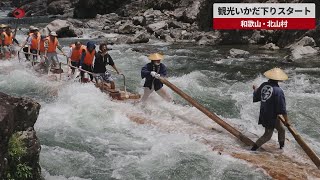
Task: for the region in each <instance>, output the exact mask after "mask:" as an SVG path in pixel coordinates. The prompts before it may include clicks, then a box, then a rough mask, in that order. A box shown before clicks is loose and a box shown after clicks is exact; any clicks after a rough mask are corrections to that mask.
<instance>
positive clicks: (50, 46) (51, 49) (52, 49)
mask: <svg viewBox="0 0 320 180" xmlns="http://www.w3.org/2000/svg"><path fill="white" fill-rule="evenodd" d="M47 40H48V53H52V52H56V49H57V46H58V38H56V37H55V38H54V41H51V39H50V37H47Z"/></svg>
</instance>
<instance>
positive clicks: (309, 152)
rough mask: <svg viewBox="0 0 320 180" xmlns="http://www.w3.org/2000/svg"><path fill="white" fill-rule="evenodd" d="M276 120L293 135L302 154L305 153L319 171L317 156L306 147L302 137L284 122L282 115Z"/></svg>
mask: <svg viewBox="0 0 320 180" xmlns="http://www.w3.org/2000/svg"><path fill="white" fill-rule="evenodd" d="M278 118H279V120H281V121H282V123H283V124H284V125H285V126H286V127H287V128H288V130H289V131H290V133H291V134H292V135H293V137H294V139H295V140H296V141H297V142H298V144H299V145H300V146H301V147H302V149H303V150H304V152H306V154H307V155H308V156H309V158H310V159H311V160H312V162H313V163H314V164H315V165H316V166H317V168H318V169H320V159H319V157H318V156H317V154H316V153H315V152H314V151H313V150H312V149H311V148H310V147H309V146H308V144H307V143H306V142H305V141H304V140H303V139H302V137H301V136H300V135H299V134H298V133H297V132H296V130H295V129H293V128H292V127H291V125H290V124H288V123H286V122H285V120H284V118H283V116H282V115H279V116H278Z"/></svg>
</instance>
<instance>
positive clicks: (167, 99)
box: [141, 87, 172, 102]
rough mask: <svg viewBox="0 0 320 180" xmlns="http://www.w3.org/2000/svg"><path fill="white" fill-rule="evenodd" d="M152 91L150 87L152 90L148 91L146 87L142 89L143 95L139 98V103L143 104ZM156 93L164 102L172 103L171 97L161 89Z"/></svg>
mask: <svg viewBox="0 0 320 180" xmlns="http://www.w3.org/2000/svg"><path fill="white" fill-rule="evenodd" d="M153 91H154V88H153V87H152V89H149V88H148V87H144V93H143V96H142V98H141V101H142V102H145V101H146V100H147V99H148V97H149V96H150V94H151V93H152V92H153ZM156 93H157V94H158V95H159V96H161V97H162V98H163V99H165V100H166V101H168V102H171V101H172V98H171V96H170V95H169V94H168V93H167V91H165V90H164V89H163V88H160V89H159V90H158V91H156Z"/></svg>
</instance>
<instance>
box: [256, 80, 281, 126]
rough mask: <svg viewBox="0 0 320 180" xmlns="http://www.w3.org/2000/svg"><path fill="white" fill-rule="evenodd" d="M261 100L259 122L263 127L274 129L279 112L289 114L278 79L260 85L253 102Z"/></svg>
mask: <svg viewBox="0 0 320 180" xmlns="http://www.w3.org/2000/svg"><path fill="white" fill-rule="evenodd" d="M258 101H261V105H260V115H259V123H258V124H262V126H263V127H265V128H268V129H272V128H274V127H275V124H276V122H277V116H278V115H279V114H287V111H286V100H285V97H284V94H283V90H282V89H281V88H280V87H279V85H278V83H277V81H273V80H269V81H268V82H264V83H262V84H261V85H260V87H259V88H258V89H257V90H256V91H254V93H253V102H258Z"/></svg>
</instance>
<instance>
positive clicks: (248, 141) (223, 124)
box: [159, 77, 254, 146]
mask: <svg viewBox="0 0 320 180" xmlns="http://www.w3.org/2000/svg"><path fill="white" fill-rule="evenodd" d="M159 79H160V81H161V82H162V83H163V84H165V85H167V86H168V87H169V88H170V89H172V90H173V91H174V92H176V93H177V94H178V95H180V96H181V97H182V98H184V99H185V100H186V101H188V102H189V103H190V104H192V105H193V106H194V107H196V108H197V109H199V110H200V111H201V112H203V113H204V114H205V115H207V116H208V117H209V118H210V119H212V120H213V121H215V122H216V123H218V124H219V125H220V126H221V127H223V128H224V129H226V130H227V131H229V132H230V133H231V134H232V135H234V136H235V137H237V138H239V139H240V141H242V142H243V143H245V144H246V145H248V146H252V145H253V144H254V142H253V141H252V140H251V139H249V138H248V137H246V136H245V135H243V134H242V133H241V132H239V131H238V130H237V129H235V128H234V127H232V126H230V125H229V124H228V123H226V122H224V121H223V120H222V119H220V118H219V117H218V116H217V115H215V114H214V113H212V112H210V111H209V110H207V109H206V108H205V107H204V106H202V105H201V104H199V103H198V102H197V101H195V100H194V99H192V98H191V97H190V96H189V95H187V94H186V93H184V92H183V91H181V90H180V89H179V88H177V87H176V86H175V85H173V84H172V83H170V82H169V81H168V80H167V79H165V78H163V77H160V78H159Z"/></svg>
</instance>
